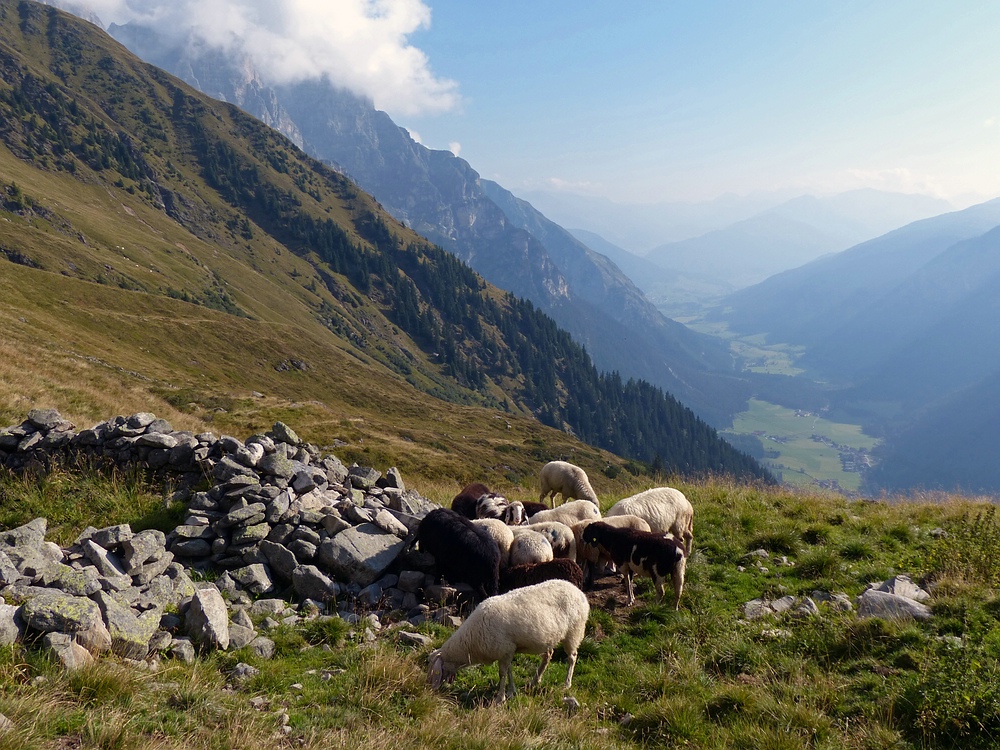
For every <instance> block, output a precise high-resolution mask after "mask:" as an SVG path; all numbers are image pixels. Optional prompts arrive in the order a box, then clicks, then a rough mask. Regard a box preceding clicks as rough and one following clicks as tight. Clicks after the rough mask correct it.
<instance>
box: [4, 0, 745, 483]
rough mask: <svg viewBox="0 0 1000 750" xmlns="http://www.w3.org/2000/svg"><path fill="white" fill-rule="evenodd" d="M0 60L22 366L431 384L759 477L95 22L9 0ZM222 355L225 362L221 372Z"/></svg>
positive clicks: (678, 409)
mask: <svg viewBox="0 0 1000 750" xmlns="http://www.w3.org/2000/svg"><path fill="white" fill-rule="evenodd" d="M0 71H2V75H0V114H2V117H0V143H2V146H3V147H2V148H0V198H2V206H0V213H2V216H3V219H4V221H5V231H4V237H3V240H2V246H0V251H2V254H3V256H5V258H6V259H7V261H10V263H8V262H6V261H5V262H3V263H0V268H2V269H3V271H4V279H3V280H4V284H5V286H6V287H7V288H8V294H6V295H5V302H4V304H5V313H6V318H7V319H8V320H11V321H15V320H16V321H17V323H12V325H11V328H10V331H11V333H10V334H9V335H11V336H12V337H14V340H15V341H16V342H17V346H16V348H14V349H12V352H11V353H12V355H16V357H17V358H18V362H22V361H27V362H29V363H31V362H42V361H47V360H48V359H50V355H51V351H49V350H46V349H45V347H47V346H50V345H51V346H55V347H62V348H65V347H67V346H70V347H72V348H73V351H72V356H73V357H79V358H80V359H81V361H86V362H94V363H98V362H101V363H104V364H106V365H109V366H113V367H117V368H118V370H119V371H120V372H123V373H124V372H133V374H135V376H136V377H140V376H141V377H143V378H148V379H149V382H151V383H152V382H153V379H152V378H149V376H145V375H142V374H141V373H135V372H134V371H133V368H130V367H129V365H130V364H131V363H133V362H142V363H144V364H145V366H147V367H152V366H153V365H152V363H153V362H155V368H156V370H157V372H158V373H159V374H158V376H157V378H156V382H157V386H156V387H157V388H158V389H159V390H160V391H162V393H164V394H167V395H168V396H169V398H170V399H172V401H171V403H173V402H174V401H176V402H177V403H178V404H183V403H185V401H184V398H185V396H186V393H187V391H188V390H189V389H190V388H191V387H192V383H193V384H197V382H198V379H199V373H201V377H204V378H207V377H208V376H209V374H210V373H213V374H214V375H215V376H218V377H222V376H224V377H225V378H226V380H227V382H230V383H237V382H239V383H242V384H243V387H245V388H247V389H254V390H256V389H257V383H258V380H257V378H260V382H261V383H267V384H275V383H277V382H278V381H276V380H275V373H290V374H291V376H292V378H293V380H292V381H291V382H296V381H297V382H298V383H299V385H300V392H301V393H302V396H303V397H304V398H317V397H319V398H336V399H339V400H343V401H348V402H350V401H353V402H355V403H358V404H364V405H365V408H372V406H371V405H372V404H378V403H379V398H380V396H379V395H377V394H380V393H385V392H393V393H396V394H397V396H396V397H397V398H400V399H401V400H405V401H407V402H409V401H410V400H415V401H420V400H421V399H420V398H416V399H411V397H410V396H402V397H401V396H399V394H400V393H404V392H406V391H410V392H412V391H413V390H414V389H417V390H419V391H420V392H422V393H424V394H432V395H434V396H437V397H439V398H443V399H448V400H449V401H451V402H453V403H455V404H459V403H464V404H472V405H479V406H485V407H493V408H498V409H504V410H506V411H507V412H508V413H510V414H515V415H518V414H519V415H527V414H533V415H535V416H536V417H537V418H538V419H540V420H541V421H542V422H544V423H545V424H548V425H552V426H555V427H558V428H562V429H566V430H571V431H572V432H573V433H575V434H576V436H577V437H579V438H581V439H582V440H584V441H592V443H593V444H595V445H599V446H603V447H605V448H607V449H609V450H611V451H614V452H616V453H619V454H620V455H626V456H632V457H634V458H639V459H641V460H653V459H656V458H657V457H659V461H660V462H662V465H663V466H664V467H665V468H668V469H675V470H678V471H692V472H698V471H732V472H733V473H737V474H742V475H755V476H759V475H761V471H760V469H759V467H758V466H757V465H756V464H755V463H754V462H753V461H751V460H749V459H747V457H746V456H744V455H742V454H739V453H737V452H735V451H733V450H732V448H731V447H730V446H728V444H726V443H724V442H723V441H721V440H720V439H719V438H718V437H717V436H716V435H715V433H714V431H713V430H711V429H710V428H709V427H708V426H707V425H705V424H704V423H703V422H701V421H700V420H698V419H697V418H695V417H694V415H693V414H692V413H691V412H690V411H689V410H687V409H685V408H683V407H682V406H680V404H678V403H677V402H676V401H675V400H674V399H672V398H670V397H667V396H665V395H664V394H663V392H662V391H660V390H659V389H657V388H655V387H653V386H650V385H649V384H648V383H646V382H637V381H627V382H623V381H622V379H621V378H620V377H618V376H617V375H614V374H612V375H599V374H598V372H597V371H596V369H595V368H594V367H593V365H592V364H591V362H590V360H589V358H588V357H587V356H586V353H585V352H584V350H583V349H582V348H581V347H579V346H578V345H577V344H575V343H574V342H573V341H572V340H571V339H570V337H569V335H568V334H566V333H565V332H564V331H561V330H559V329H558V328H557V327H556V325H555V324H554V323H553V321H552V320H551V319H550V318H548V317H546V316H545V315H543V314H542V313H541V312H539V311H538V310H537V309H535V308H534V307H533V306H532V305H531V304H530V303H526V302H523V301H520V300H518V299H516V298H514V297H513V296H511V295H509V294H505V293H503V292H501V291H500V290H498V289H496V288H495V287H492V286H490V285H488V284H487V283H485V282H484V281H483V280H482V279H481V278H480V277H478V276H477V275H476V274H475V273H474V272H473V271H472V270H471V269H469V268H468V267H467V266H466V265H464V264H462V263H461V262H460V261H458V260H457V259H456V258H455V257H454V256H453V255H450V254H448V253H446V252H444V251H443V250H441V249H440V248H437V247H435V246H433V245H431V244H430V243H428V242H427V241H426V240H423V239H422V238H420V237H419V236H418V235H416V234H415V233H413V232H412V231H410V230H408V229H406V228H405V227H403V226H402V225H400V224H398V223H397V222H395V221H394V220H393V219H392V218H391V217H389V216H388V215H387V214H386V213H385V212H384V211H383V210H382V209H381V207H380V206H379V205H378V204H377V203H376V201H375V200H374V199H373V198H372V197H371V196H369V195H367V194H365V193H364V192H362V191H361V190H359V189H358V187H357V186H356V185H355V184H354V183H352V182H351V181H350V180H348V179H347V178H346V177H344V176H343V175H341V174H339V173H337V172H335V171H334V170H332V169H330V168H329V167H327V166H324V165H323V164H321V163H319V162H317V161H315V160H313V159H311V158H309V157H307V156H306V155H305V154H304V153H302V152H301V151H300V150H299V149H298V148H296V147H295V146H294V145H293V144H292V143H291V142H290V141H288V140H287V139H285V138H284V137H283V136H281V135H280V134H278V133H277V132H276V131H274V130H272V129H270V128H268V127H266V126H264V125H263V124H262V123H261V122H260V121H258V120H256V119H254V118H251V117H249V116H248V115H246V114H245V113H244V112H242V111H240V110H238V109H237V108H235V107H233V106H231V105H228V104H224V103H221V102H218V101H215V100H211V99H209V98H208V97H206V96H205V95H202V94H199V93H197V92H195V91H194V90H193V89H191V88H189V87H188V86H186V85H184V84H183V83H181V82H180V81H178V80H177V79H175V78H173V77H172V76H170V75H168V74H166V73H164V72H163V71H162V70H159V69H157V68H154V67H152V66H149V65H146V64H144V63H142V62H140V61H139V60H138V59H136V58H135V57H133V56H132V55H131V54H130V53H128V52H127V51H126V50H125V49H124V48H123V47H121V46H120V45H119V44H118V43H117V42H114V41H113V40H112V39H111V38H110V37H108V36H107V35H105V34H104V33H103V32H101V31H100V30H99V29H97V28H96V27H94V26H92V25H91V24H88V23H85V22H82V21H80V20H79V19H76V18H74V17H72V16H68V15H66V14H63V13H61V12H60V11H57V10H55V9H52V8H48V7H46V6H42V5H38V4H36V3H32V2H18V3H15V2H13V1H12V0H0ZM87 287H93V290H92V292H91V293H88V292H87V290H86V288H87ZM18 300H20V302H18ZM98 301H99V302H98ZM60 310H65V314H60ZM171 311H172V312H171ZM175 317H176V322H173V319H174V318H175ZM189 326H193V327H189ZM203 326H204V327H205V328H204V329H203V328H202V327H203ZM210 340H211V341H216V342H225V343H224V344H223V343H217V344H215V345H212V346H209V345H208V344H207V342H208V341H210ZM59 342H61V343H59ZM4 344H5V346H6V342H4ZM32 346H35V347H38V351H37V354H36V355H34V356H32V355H31V353H30V351H29V352H28V353H27V354H26V352H25V348H28V349H29V350H30V347H32ZM217 348H218V349H219V350H221V351H222V352H224V353H225V356H226V357H227V359H226V360H225V361H223V362H212V361H209V362H206V359H208V360H211V359H212V358H213V356H214V351H215V350H216V349H217ZM109 351H110V352H113V353H114V355H115V357H116V358H118V360H119V362H117V363H114V362H108V361H107V358H108V357H109V356H110V355H109V354H108V352H109ZM168 351H169V352H170V354H171V356H170V357H169V358H167V357H165V356H164V355H165V353H166V352H168ZM67 354H69V352H67ZM344 355H347V358H346V359H345V357H344ZM338 360H339V364H334V362H336V361H338ZM349 361H353V362H355V363H357V366H360V367H362V368H364V369H365V370H366V371H367V373H368V377H367V378H366V377H361V378H356V379H355V381H354V382H355V384H356V386H355V387H356V388H357V390H355V391H352V392H350V393H347V394H342V393H337V392H335V391H330V390H328V388H329V383H330V382H332V379H333V376H332V374H331V372H330V371H329V369H328V368H330V367H334V368H342V369H343V368H345V362H349ZM318 363H322V366H320V365H319V364H318ZM29 366H33V365H30V364H29ZM346 369H348V370H353V369H354V368H353V367H351V366H348V367H347V368H346ZM314 370H315V371H316V372H315V373H314V374H313V371H314ZM295 373H301V375H297V374H295ZM337 375H339V373H337ZM40 377H41V376H40ZM282 379H283V377H279V379H278V380H282ZM202 382H207V381H202ZM324 382H325V383H327V384H328V385H327V386H323V387H321V385H320V384H321V383H324ZM404 383H405V384H409V385H408V386H406V387H404ZM179 384H180V385H179ZM390 384H391V385H390ZM281 387H282V388H283V389H286V391H287V389H288V388H289V381H285V384H284V385H282V386H281ZM324 388H327V390H324ZM287 392H289V393H291V391H287ZM389 406H390V405H389V404H386V403H384V402H383V403H382V409H383V410H384V409H386V408H389ZM392 408H398V407H395V406H393V407H392ZM456 408H457V407H456ZM414 409H415V411H416V412H417V413H420V411H421V409H420V407H414ZM426 411H427V407H424V412H425V413H426ZM498 416H499V415H498Z"/></svg>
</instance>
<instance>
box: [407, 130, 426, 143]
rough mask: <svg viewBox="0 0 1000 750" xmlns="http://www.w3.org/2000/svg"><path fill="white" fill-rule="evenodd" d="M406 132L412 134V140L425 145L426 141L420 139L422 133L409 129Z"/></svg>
mask: <svg viewBox="0 0 1000 750" xmlns="http://www.w3.org/2000/svg"><path fill="white" fill-rule="evenodd" d="M406 132H407V133H409V134H410V138H412V139H413V140H414V141H416V142H417V143H419V144H420V145H423V143H424V141H423V139H422V138H421V137H420V133H418V132H417V131H416V130H410V129H407V130H406Z"/></svg>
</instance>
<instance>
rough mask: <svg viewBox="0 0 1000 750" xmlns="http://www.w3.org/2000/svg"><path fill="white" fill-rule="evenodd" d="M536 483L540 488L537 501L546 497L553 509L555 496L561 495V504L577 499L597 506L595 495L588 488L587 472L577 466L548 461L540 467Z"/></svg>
mask: <svg viewBox="0 0 1000 750" xmlns="http://www.w3.org/2000/svg"><path fill="white" fill-rule="evenodd" d="M538 481H539V485H540V488H541V492H540V493H539V495H538V499H539V501H544V500H545V498H546V496H548V497H549V498H550V503H551V505H552V507H553V508H554V507H555V504H556V495H557V494H561V495H562V499H563V502H566V501H567V500H570V499H573V498H577V499H580V500H590V502H592V503H593V504H594V505H599V503H598V502H597V493H596V492H594V488H593V487H591V486H590V479H588V478H587V472H585V471H584V470H583V469H581V468H580V467H579V466H574V465H573V464H571V463H567V462H566V461H549V462H548V463H547V464H545V466H543V467H542V470H541V472H540V473H539V475H538Z"/></svg>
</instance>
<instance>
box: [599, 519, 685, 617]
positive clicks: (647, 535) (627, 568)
mask: <svg viewBox="0 0 1000 750" xmlns="http://www.w3.org/2000/svg"><path fill="white" fill-rule="evenodd" d="M583 541H584V542H585V543H587V544H589V545H593V546H595V547H597V548H598V549H600V550H601V551H602V552H603V553H604V554H605V555H607V556H608V557H609V558H610V559H611V561H612V562H613V563H614V564H615V565H617V566H618V570H619V571H621V572H622V573H624V575H625V592H626V594H627V595H628V603H629V604H632V603H633V602H634V601H635V593H634V591H633V589H632V576H633V574H634V573H641V574H643V575H647V576H649V577H650V578H652V579H653V582H654V583H655V584H656V593H657V594H658V595H659V601H660V602H662V601H663V597H664V590H663V583H664V581H666V579H667V578H670V579H671V581H672V582H673V584H674V609H680V605H681V592H683V590H684V571H685V569H686V568H687V557H686V556H685V554H684V547H683V546H682V545H681V544H679V543H677V542H676V541H674V540H673V539H670V538H668V537H665V536H664V535H663V534H658V533H656V532H653V531H638V530H637V529H628V528H616V527H614V526H611V525H609V524H606V523H603V522H601V521H595V522H594V523H591V524H589V525H588V526H587V528H585V529H584V530H583Z"/></svg>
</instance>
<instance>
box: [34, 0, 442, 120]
mask: <svg viewBox="0 0 1000 750" xmlns="http://www.w3.org/2000/svg"><path fill="white" fill-rule="evenodd" d="M82 2H86V4H87V6H88V8H89V9H90V10H92V11H93V12H95V13H96V14H97V15H98V16H99V17H100V18H101V20H102V21H103V23H104V24H106V25H107V24H111V23H118V24H124V23H128V22H137V23H140V24H143V25H150V26H154V27H155V28H157V30H159V31H160V32H161V33H163V32H164V31H165V30H168V29H169V30H174V31H175V32H176V33H177V34H184V35H187V34H190V33H192V32H193V34H194V35H195V36H196V37H197V38H199V39H201V40H202V41H204V42H205V43H207V44H209V45H210V46H213V47H222V48H225V49H228V50H232V51H243V52H246V53H248V54H249V55H250V56H251V57H252V58H253V60H254V63H255V64H256V66H257V67H258V69H259V70H260V71H261V73H262V75H264V76H265V77H267V78H268V79H269V80H270V81H271V82H274V83H288V82H294V81H299V80H304V79H311V78H317V77H321V76H328V77H329V79H330V80H331V81H332V82H333V83H334V84H336V85H339V86H344V87H346V88H349V89H351V90H353V91H355V92H356V93H359V94H362V95H365V96H368V97H371V99H372V100H373V101H374V102H375V106H376V107H378V108H379V109H384V110H386V111H388V112H389V113H390V114H393V115H417V114H428V113H435V112H444V111H448V110H451V109H453V108H455V107H456V106H457V105H458V102H459V95H458V84H457V83H456V82H455V81H452V80H449V79H446V78H439V77H437V76H435V75H434V73H433V72H432V71H431V68H430V62H429V60H428V58H427V55H426V54H424V52H422V51H421V50H419V49H417V48H416V47H414V46H413V45H412V44H410V42H409V41H408V37H409V36H410V35H411V34H413V33H415V32H417V31H419V30H421V29H425V28H427V27H428V26H430V22H431V11H430V8H429V7H428V6H427V5H425V4H424V2H423V1H422V0H54V1H53V4H54V5H59V6H60V7H65V8H66V9H67V10H70V11H71V12H78V11H79V6H80V5H81V4H82ZM72 6H75V7H72Z"/></svg>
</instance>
